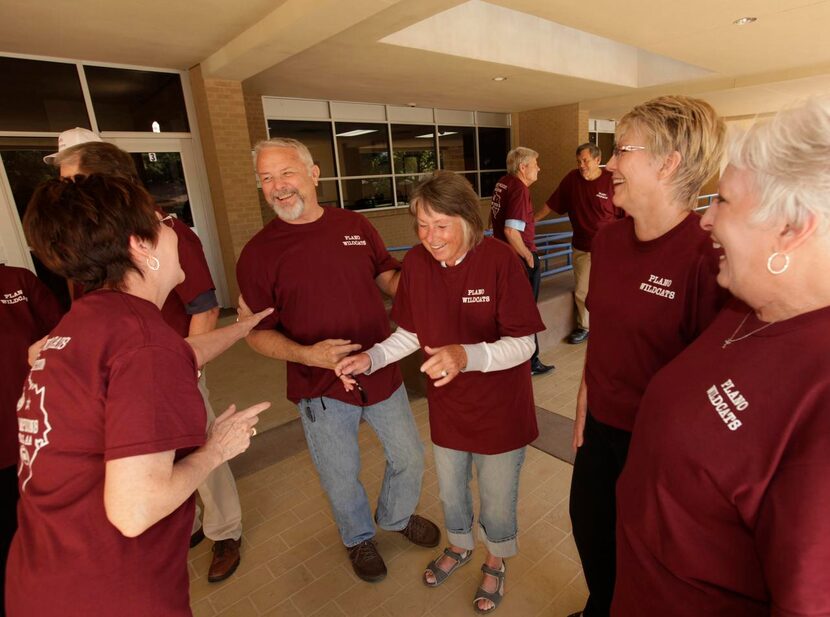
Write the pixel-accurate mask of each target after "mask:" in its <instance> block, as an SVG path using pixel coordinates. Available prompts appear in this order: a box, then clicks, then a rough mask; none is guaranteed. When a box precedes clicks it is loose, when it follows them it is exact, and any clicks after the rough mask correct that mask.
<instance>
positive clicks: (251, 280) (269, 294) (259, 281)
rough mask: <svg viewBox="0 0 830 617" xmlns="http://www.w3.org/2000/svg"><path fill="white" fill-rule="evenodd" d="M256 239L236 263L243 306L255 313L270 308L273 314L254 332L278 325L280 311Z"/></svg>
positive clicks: (264, 260)
mask: <svg viewBox="0 0 830 617" xmlns="http://www.w3.org/2000/svg"><path fill="white" fill-rule="evenodd" d="M261 252H262V251H261V250H260V249H259V245H258V243H257V241H256V238H254V239H253V240H251V241H250V242H249V243H248V244H247V245H246V246H245V248H243V249H242V253H241V254H240V255H239V261H237V262H236V281H237V283H238V284H239V293H240V294H242V298H243V299H244V300H245V304H247V305H248V307H249V308H250V309H251V310H252V311H253V312H255V313H257V312H259V311H262V310H265V309H266V308H268V307H272V308H273V309H274V312H273V313H271V314H270V315H268V316H267V317H266V318H265V319H263V320H262V321H260V322H259V323H258V324H257V325H256V326H255V329H256V330H273V329H274V328H276V327H277V325H278V324H279V323H280V311H279V307H278V306H277V297H276V288H275V286H274V284H273V283H272V282H271V281H270V280H269V279H268V276H267V272H266V270H265V267H266V263H267V262H266V258H265V257H264V256H262V255H261V254H260V253H261Z"/></svg>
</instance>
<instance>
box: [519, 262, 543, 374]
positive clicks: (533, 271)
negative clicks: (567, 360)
mask: <svg viewBox="0 0 830 617" xmlns="http://www.w3.org/2000/svg"><path fill="white" fill-rule="evenodd" d="M522 263H523V264H524V266H525V271H526V272H527V278H528V279H529V280H530V286H531V287H532V288H533V299H534V300H535V301H537V302H538V301H539V285H540V284H541V282H542V268H541V267H540V265H539V254H538V253H533V267H532V268H531V267H530V266H528V265H527V262H526V261H525V260H524V259H522ZM533 343H534V344H535V345H536V348H535V349H534V350H533V355H532V356H531V357H530V363H531V365H533V364H534V363H535V362H536V361H537V360H538V359H539V338H538V337H537V336H536V335H535V334H534V335H533Z"/></svg>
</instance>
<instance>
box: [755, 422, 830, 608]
mask: <svg viewBox="0 0 830 617" xmlns="http://www.w3.org/2000/svg"><path fill="white" fill-rule="evenodd" d="M826 409H827V407H825V410H826ZM819 424H823V425H824V426H816V427H812V426H810V425H808V426H805V427H802V429H801V430H800V431H799V432H800V433H801V436H800V438H799V437H798V436H794V437H795V439H794V440H793V441H791V442H790V443H789V444H788V451H789V452H788V456H787V457H786V462H785V463H783V464H782V465H781V466H780V467H779V468H778V469H776V470H775V476H774V478H773V479H772V482H771V483H770V485H769V486H768V487H767V491H766V494H765V495H764V502H763V505H762V507H761V511H760V514H759V517H758V524H757V527H756V530H755V544H756V546H757V548H758V554H759V556H760V559H761V564H762V567H763V569H764V580H765V581H766V584H767V586H768V587H769V592H770V600H771V604H772V612H771V614H772V615H781V616H785V615H786V616H790V615H827V614H830V586H828V580H829V579H828V573H827V567H828V566H827V564H828V563H830V517H829V516H827V512H828V511H830V482H828V481H827V470H828V468H827V463H828V456H827V443H826V439H820V438H817V437H816V436H817V435H822V434H823V435H827V426H826V425H827V423H826V422H821V423H819ZM814 428H815V429H818V430H817V431H816V430H813V429H814Z"/></svg>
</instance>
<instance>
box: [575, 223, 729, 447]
mask: <svg viewBox="0 0 830 617" xmlns="http://www.w3.org/2000/svg"><path fill="white" fill-rule="evenodd" d="M592 249H593V250H592V251H591V281H590V286H589V289H588V298H587V303H586V304H587V306H588V310H590V311H591V338H590V339H589V340H588V352H587V353H588V355H587V359H586V364H585V379H586V383H587V385H588V409H589V411H590V412H591V414H592V415H593V416H594V417H595V418H596V419H597V420H599V421H600V422H604V423H605V424H609V425H611V426H613V427H616V428H619V429H623V430H626V431H630V430H631V427H632V426H633V425H634V416H635V415H636V413H637V406H638V405H639V404H640V398H641V397H642V395H643V392H644V391H645V389H646V386H647V385H648V382H649V380H650V379H651V378H652V376H653V375H654V373H656V372H657V371H658V370H659V369H660V368H662V367H663V366H664V365H665V364H666V363H668V362H669V360H671V359H672V358H674V357H675V356H676V355H677V354H678V353H680V352H681V351H683V349H684V348H685V347H686V346H687V345H688V344H689V343H691V342H692V341H693V340H694V339H695V338H697V336H698V335H699V334H700V333H701V332H702V331H703V329H704V328H706V326H707V325H709V323H710V322H711V321H712V319H713V318H714V317H715V315H716V314H717V312H718V309H719V308H720V307H721V306H722V304H723V302H724V300H725V298H726V297H727V294H726V293H725V292H724V291H723V290H722V289H721V288H720V287H718V284H717V282H716V280H715V278H716V277H717V273H718V255H717V253H716V252H715V249H714V248H713V247H712V239H711V238H710V237H709V234H708V233H706V232H705V231H703V230H702V229H701V228H700V217H699V216H698V215H697V214H694V213H690V214H689V216H687V217H686V218H685V219H684V220H683V221H682V222H681V223H680V224H679V225H676V226H675V227H674V228H673V229H671V230H670V231H668V232H667V233H665V234H663V235H662V236H660V237H659V238H656V239H654V240H649V241H647V242H641V241H639V240H637V238H636V236H635V235H634V220H633V219H630V218H627V219H622V220H620V221H617V222H615V223H611V224H610V225H607V226H606V227H604V228H603V229H601V230H600V232H599V233H598V234H597V236H596V238H594V243H593V246H592Z"/></svg>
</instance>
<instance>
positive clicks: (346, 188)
mask: <svg viewBox="0 0 830 617" xmlns="http://www.w3.org/2000/svg"><path fill="white" fill-rule="evenodd" d="M342 182H343V205H344V206H345V207H346V208H348V209H349V210H366V209H369V208H379V207H382V206H391V205H392V178H363V179H358V180H343V181H342Z"/></svg>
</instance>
